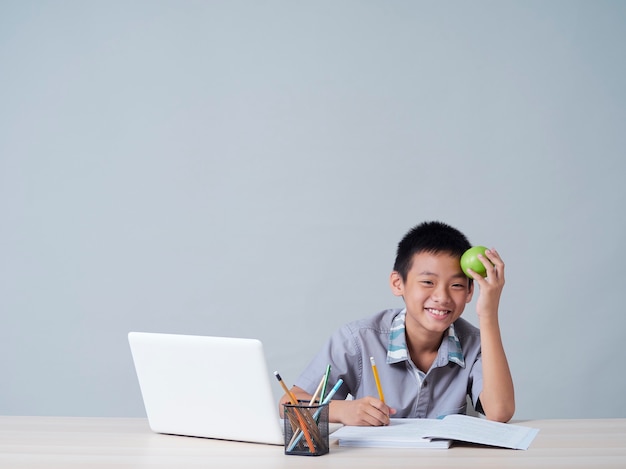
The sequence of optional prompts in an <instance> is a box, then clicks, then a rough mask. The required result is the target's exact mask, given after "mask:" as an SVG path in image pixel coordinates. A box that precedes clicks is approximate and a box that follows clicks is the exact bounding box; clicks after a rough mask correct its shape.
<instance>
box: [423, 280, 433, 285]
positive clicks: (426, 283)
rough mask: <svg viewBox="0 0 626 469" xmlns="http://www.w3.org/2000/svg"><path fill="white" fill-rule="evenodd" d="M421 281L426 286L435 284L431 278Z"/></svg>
mask: <svg viewBox="0 0 626 469" xmlns="http://www.w3.org/2000/svg"><path fill="white" fill-rule="evenodd" d="M420 283H421V284H422V285H426V286H431V285H432V284H433V282H431V281H430V280H421V281H420Z"/></svg>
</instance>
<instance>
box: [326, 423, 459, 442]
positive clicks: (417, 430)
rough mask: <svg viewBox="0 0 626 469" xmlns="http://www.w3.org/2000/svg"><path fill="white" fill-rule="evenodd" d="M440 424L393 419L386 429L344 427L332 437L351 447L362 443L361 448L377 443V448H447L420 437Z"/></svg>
mask: <svg viewBox="0 0 626 469" xmlns="http://www.w3.org/2000/svg"><path fill="white" fill-rule="evenodd" d="M439 423H441V422H440V421H435V420H432V419H391V422H390V424H389V425H387V426H384V427H361V426H344V427H341V428H340V429H339V430H337V431H335V432H334V433H333V434H332V436H333V437H336V438H337V439H339V440H343V441H350V442H352V444H351V446H356V442H360V445H359V446H367V445H370V444H372V443H373V442H375V443H377V445H376V446H400V445H402V444H406V443H412V444H413V445H414V446H416V447H417V446H422V445H423V446H425V447H428V446H438V447H447V446H448V444H446V443H444V442H431V441H430V438H423V437H421V436H420V435H421V434H423V433H428V432H429V430H430V429H431V428H432V425H433V424H439ZM446 440H447V439H446Z"/></svg>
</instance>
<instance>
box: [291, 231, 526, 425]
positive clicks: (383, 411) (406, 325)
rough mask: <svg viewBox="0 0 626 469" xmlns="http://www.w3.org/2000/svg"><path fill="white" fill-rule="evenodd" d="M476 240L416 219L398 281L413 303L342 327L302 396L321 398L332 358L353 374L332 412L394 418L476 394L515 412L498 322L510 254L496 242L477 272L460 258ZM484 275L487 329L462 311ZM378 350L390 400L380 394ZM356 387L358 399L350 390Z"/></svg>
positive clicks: (302, 384)
mask: <svg viewBox="0 0 626 469" xmlns="http://www.w3.org/2000/svg"><path fill="white" fill-rule="evenodd" d="M470 247H471V245H470V243H469V241H468V240H467V238H466V237H465V235H463V234H462V233H461V232H460V231H458V230H457V229H455V228H453V227H451V226H449V225H446V224H444V223H441V222H436V221H434V222H424V223H422V224H420V225H417V226H415V227H414V228H412V229H411V230H410V231H409V232H408V233H407V234H406V235H405V236H404V238H403V239H402V241H400V243H399V244H398V250H397V255H396V260H395V264H394V268H393V272H392V273H391V276H390V286H391V291H392V292H393V294H394V295H396V296H401V297H402V298H403V299H404V304H405V308H403V309H389V310H385V311H383V312H381V313H378V314H375V315H374V316H371V317H369V318H365V319H362V320H359V321H355V322H352V323H349V324H346V325H345V326H343V327H342V328H340V329H339V330H338V331H337V332H335V334H333V335H332V336H331V338H330V339H329V340H328V342H327V343H326V345H325V346H324V347H323V348H322V350H321V351H320V352H319V353H318V354H317V356H316V357H315V358H314V359H313V360H312V362H311V363H310V364H309V365H308V367H307V368H306V369H305V370H304V372H303V373H302V374H301V375H300V377H299V378H298V379H297V380H296V385H295V386H294V387H293V388H292V391H293V393H294V394H295V396H296V397H297V398H298V399H302V400H307V401H308V400H309V399H311V396H312V394H313V393H314V392H315V389H316V388H317V386H318V384H319V381H320V379H321V377H322V375H323V374H324V372H325V370H326V367H327V365H328V364H330V365H331V374H330V378H329V383H330V385H332V384H333V383H335V382H336V381H337V380H338V379H339V378H342V379H343V380H344V384H343V385H342V387H341V388H340V389H339V391H338V392H337V394H335V397H334V399H333V400H332V401H331V403H330V407H329V418H330V421H331V422H337V423H342V424H344V425H387V424H388V423H389V418H390V417H395V418H398V417H413V418H437V417H441V416H444V415H447V414H454V413H465V412H466V407H467V404H466V403H467V396H469V397H470V399H471V402H472V404H473V406H474V408H475V409H476V410H477V411H479V412H481V413H482V414H484V415H485V416H486V418H487V419H489V420H495V421H500V422H508V421H509V420H510V419H511V417H512V416H513V413H514V411H515V398H514V390H513V380H512V378H511V372H510V370H509V366H508V363H507V359H506V355H505V353H504V348H503V346H502V340H501V337H500V326H499V324H498V305H499V302H500V295H501V293H502V288H503V287H504V263H503V262H502V259H501V258H500V255H499V254H498V253H497V252H496V251H495V250H494V249H490V250H487V252H486V253H485V254H486V256H479V259H480V261H481V262H482V263H483V265H485V267H486V268H487V273H486V276H485V277H484V278H483V277H482V276H480V275H479V274H477V273H476V272H474V271H471V270H470V271H469V274H470V275H471V276H472V279H470V278H468V277H467V276H466V275H465V274H464V273H463V271H462V270H461V266H460V258H461V255H462V254H463V253H464V252H465V251H466V250H467V249H469V248H470ZM474 282H475V283H477V284H478V287H479V288H480V295H479V297H478V301H477V303H476V312H477V314H478V321H479V325H480V329H478V328H476V327H474V326H473V325H471V324H470V323H469V322H467V321H466V320H464V319H462V318H460V316H461V314H462V313H463V310H464V308H465V305H466V304H467V303H469V302H470V301H471V299H472V295H473V293H474ZM370 357H373V358H374V360H375V363H376V368H377V370H378V375H379V378H380V383H381V388H382V390H383V396H380V397H382V398H383V399H384V400H381V399H380V398H379V397H378V396H379V394H378V391H377V387H376V381H375V379H374V375H373V372H372V368H371V364H370ZM348 394H350V395H351V396H352V399H348V400H346V399H345V398H346V396H347V395H348ZM285 401H286V398H283V399H281V406H280V407H281V411H282V404H283V403H284V402H285Z"/></svg>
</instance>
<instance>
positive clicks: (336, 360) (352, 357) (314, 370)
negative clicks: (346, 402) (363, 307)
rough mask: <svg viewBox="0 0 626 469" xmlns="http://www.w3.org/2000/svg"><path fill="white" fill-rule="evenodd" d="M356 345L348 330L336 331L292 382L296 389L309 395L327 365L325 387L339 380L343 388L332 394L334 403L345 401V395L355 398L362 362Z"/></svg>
mask: <svg viewBox="0 0 626 469" xmlns="http://www.w3.org/2000/svg"><path fill="white" fill-rule="evenodd" d="M360 349H361V347H360V346H359V341H358V340H357V338H356V336H355V334H353V333H352V331H351V329H350V327H349V326H343V327H342V328H340V329H339V330H337V331H336V332H335V333H334V334H333V335H332V336H331V337H330V338H329V339H328V340H327V341H326V343H325V344H324V345H323V346H322V348H321V349H320V350H319V352H318V353H317V355H315V357H313V360H311V362H310V363H309V364H308V365H307V367H306V368H305V369H304V371H303V372H302V373H301V374H300V376H299V377H298V379H297V380H296V382H295V384H296V386H298V387H300V388H302V389H304V390H305V391H307V392H308V393H309V394H313V393H314V392H315V390H316V389H317V386H318V385H319V383H320V380H321V379H322V377H323V376H324V373H325V372H326V368H327V366H328V365H330V375H329V376H330V377H329V380H328V385H329V386H333V385H334V384H335V383H336V382H337V381H338V380H339V378H341V379H343V385H342V386H341V387H340V388H339V390H338V391H337V393H336V394H335V397H334V399H345V398H346V397H347V395H348V394H353V395H354V394H355V390H356V389H357V388H358V386H359V383H360V380H361V376H362V370H363V358H362V354H361V351H360Z"/></svg>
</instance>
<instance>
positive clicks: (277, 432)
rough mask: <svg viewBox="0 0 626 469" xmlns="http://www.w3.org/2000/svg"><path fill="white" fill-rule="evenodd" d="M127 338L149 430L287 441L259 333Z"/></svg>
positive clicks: (134, 335) (135, 334) (133, 335)
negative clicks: (252, 335)
mask: <svg viewBox="0 0 626 469" xmlns="http://www.w3.org/2000/svg"><path fill="white" fill-rule="evenodd" d="M128 341H129V344H130V348H131V353H132V357H133V362H134V364H135V370H136V372H137V378H138V381H139V387H140V389H141V395H142V398H143V402H144V406H145V409H146V414H147V417H148V422H149V424H150V428H151V429H152V430H153V431H154V432H156V433H167V434H173V435H185V436H195V437H204V438H218V439H224V440H235V441H247V442H253V443H267V444H277V445H278V444H280V445H282V444H284V439H283V433H282V427H281V425H280V418H279V415H278V402H276V401H275V399H274V397H273V393H272V388H271V384H270V382H271V381H270V378H271V377H272V375H271V374H269V372H268V369H267V363H266V360H265V354H264V351H263V345H262V343H261V342H260V341H259V340H257V339H242V338H227V337H208V336H194V335H179V334H159V333H149V332H130V333H129V334H128Z"/></svg>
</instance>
